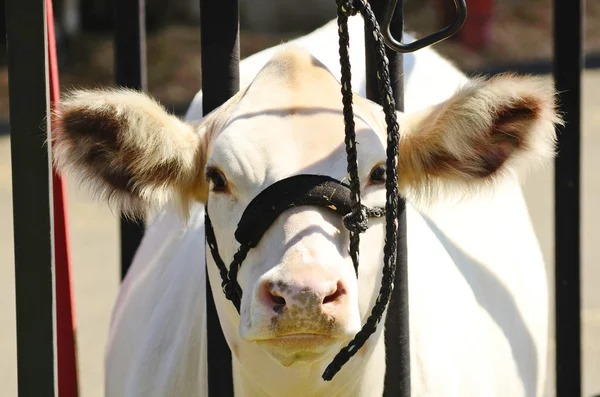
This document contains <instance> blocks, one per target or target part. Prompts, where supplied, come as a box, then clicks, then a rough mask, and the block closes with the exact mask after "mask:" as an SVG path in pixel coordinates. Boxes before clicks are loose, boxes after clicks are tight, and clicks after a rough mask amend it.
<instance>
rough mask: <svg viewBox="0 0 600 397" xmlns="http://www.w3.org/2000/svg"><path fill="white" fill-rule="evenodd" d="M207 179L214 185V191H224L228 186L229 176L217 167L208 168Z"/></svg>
mask: <svg viewBox="0 0 600 397" xmlns="http://www.w3.org/2000/svg"><path fill="white" fill-rule="evenodd" d="M206 180H208V182H209V183H210V184H211V185H212V191H213V192H222V191H225V189H226V188H227V178H225V175H223V173H222V172H221V171H219V170H218V169H216V168H209V169H207V170H206Z"/></svg>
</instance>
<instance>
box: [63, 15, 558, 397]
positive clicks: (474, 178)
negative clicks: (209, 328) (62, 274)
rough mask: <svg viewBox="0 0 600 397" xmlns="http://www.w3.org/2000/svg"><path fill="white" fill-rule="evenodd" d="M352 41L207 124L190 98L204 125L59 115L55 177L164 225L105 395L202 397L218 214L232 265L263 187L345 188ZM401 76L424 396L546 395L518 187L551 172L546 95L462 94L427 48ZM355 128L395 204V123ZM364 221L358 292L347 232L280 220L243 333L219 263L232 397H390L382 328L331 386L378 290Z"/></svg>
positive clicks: (86, 97) (145, 246)
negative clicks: (543, 167)
mask: <svg viewBox="0 0 600 397" xmlns="http://www.w3.org/2000/svg"><path fill="white" fill-rule="evenodd" d="M350 37H351V43H352V44H351V61H352V67H353V79H354V81H353V84H354V87H355V88H356V90H357V92H358V93H359V94H364V89H365V84H364V79H365V71H364V66H363V65H364V42H363V27H362V20H361V19H360V18H359V17H355V18H351V19H350ZM337 42H338V37H337V26H336V23H335V21H332V22H331V23H329V24H327V25H326V26H324V27H323V28H321V29H319V30H317V31H315V32H313V33H312V34H310V35H308V36H305V37H303V38H300V39H298V40H296V41H295V42H294V43H295V45H291V44H286V45H282V46H279V47H277V48H272V49H268V50H266V51H263V52H261V53H259V54H256V55H254V56H252V57H249V58H248V59H246V60H244V61H243V62H242V64H241V81H242V87H243V89H242V91H241V92H240V93H239V94H238V95H236V96H235V97H234V98H232V99H231V100H230V101H228V102H227V103H226V104H225V105H223V106H222V107H221V108H219V109H218V110H216V111H215V112H213V113H211V115H209V116H207V117H206V118H204V119H202V112H201V102H202V96H201V94H199V95H198V97H197V98H196V99H195V100H194V102H193V103H192V105H191V107H190V110H189V112H188V114H187V117H186V118H187V121H193V120H201V119H202V121H201V122H195V123H187V122H182V121H180V120H178V119H176V118H175V117H173V116H170V115H168V114H167V113H166V112H165V111H164V110H163V108H161V107H160V106H159V105H157V104H156V103H155V102H153V101H152V100H151V99H149V98H148V97H147V96H145V95H142V94H138V93H133V92H129V91H110V90H104V91H102V90H96V91H83V92H76V93H73V94H72V95H70V96H69V97H68V98H67V99H66V100H65V101H64V102H63V110H62V112H61V113H60V114H59V115H58V117H57V120H58V122H59V127H58V128H57V130H56V131H55V134H56V135H55V137H54V139H55V141H54V142H55V153H56V159H57V165H58V166H59V168H60V169H61V170H68V171H73V172H75V173H77V174H78V175H80V176H81V177H83V178H85V179H86V180H87V181H88V182H90V183H91V185H92V186H93V187H94V188H95V189H96V191H97V192H99V193H100V194H101V195H102V197H105V198H109V199H112V200H113V201H114V203H115V204H117V205H118V206H120V207H121V208H124V209H126V210H128V211H130V212H133V213H136V212H143V211H144V210H147V209H148V208H160V211H159V212H158V213H157V214H156V216H155V218H154V220H153V223H152V224H151V225H150V226H149V228H148V230H147V233H146V235H145V237H144V240H143V242H142V245H141V247H140V248H139V250H138V252H137V255H136V257H135V260H134V263H133V266H132V268H131V269H130V271H129V274H128V275H127V277H126V279H125V281H124V283H123V286H122V287H121V290H120V293H119V297H118V299H117V302H116V305H115V308H114V312H113V317H112V323H111V327H110V338H109V342H108V346H107V349H106V363H105V365H106V368H105V369H106V395H107V396H109V397H117V396H119V397H123V396H127V397H133V396H136V397H138V396H139V397H142V396H143V397H154V396H156V397H158V396H161V397H163V396H206V395H207V385H206V353H205V352H206V337H205V332H206V331H205V327H206V315H205V300H204V296H205V295H204V294H205V282H206V280H205V268H204V264H205V262H204V260H205V253H206V250H205V244H204V238H205V237H204V204H203V203H206V202H207V200H208V207H209V209H210V214H211V218H212V221H213V225H214V229H215V234H216V238H217V241H218V243H219V250H220V254H221V257H222V258H223V259H224V261H225V262H226V263H229V262H230V260H231V258H232V255H233V254H234V252H235V250H236V247H237V243H236V241H235V239H234V231H235V228H236V225H237V222H238V221H239V219H240V216H241V214H242V212H243V210H244V209H245V207H246V206H247V204H248V203H249V202H250V200H251V199H252V198H253V197H254V196H256V195H257V194H258V193H259V192H260V191H262V190H263V189H264V188H266V187H267V186H269V185H271V184H273V183H274V182H276V181H278V180H281V179H283V178H286V177H288V176H291V175H296V174H300V173H310V174H324V175H329V176H331V177H334V178H336V179H338V180H343V179H344V178H346V177H347V174H346V155H345V150H344V145H343V140H344V135H343V131H344V125H343V119H342V115H341V106H342V104H341V95H340V85H339V82H338V79H339V58H338V47H337V46H338V44H337ZM301 47H304V48H305V49H304V50H303V49H300V48H301ZM307 51H308V52H307ZM310 54H312V56H311V55H310ZM313 57H314V58H313ZM315 58H316V59H315ZM406 64H407V66H406V69H407V74H408V78H407V84H406V110H407V112H406V113H405V114H400V113H399V114H398V118H399V124H400V127H401V132H402V141H401V145H400V156H399V161H400V163H399V165H400V166H399V167H400V171H399V180H400V182H399V188H400V190H401V192H402V193H403V194H404V195H405V196H406V197H407V200H408V206H407V217H408V263H409V286H410V287H409V288H410V326H411V365H412V368H411V371H412V386H413V392H412V394H413V396H432V397H446V396H456V397H465V396H469V397H470V396H478V397H479V396H481V397H493V396H498V397H500V396H501V397H506V396H510V397H517V396H528V397H534V396H540V395H541V393H542V388H543V382H544V377H545V373H546V345H547V332H548V331H547V321H548V302H547V298H548V296H547V280H546V275H545V270H544V263H543V260H542V256H541V252H540V249H539V247H538V242H537V240H536V237H535V235H534V232H533V229H532V226H531V224H530V219H529V216H528V213H527V209H526V206H525V202H524V199H523V196H522V193H521V190H520V187H519V184H518V181H517V180H515V178H511V177H510V176H511V175H517V176H518V175H520V174H521V172H520V171H522V170H524V169H525V168H526V167H527V166H528V165H530V164H532V163H534V162H536V161H537V160H544V159H548V158H551V157H552V154H553V148H554V138H555V133H554V124H555V123H558V122H560V121H559V119H558V117H557V115H556V113H555V110H554V92H553V90H552V88H551V87H550V86H546V85H545V84H543V83H542V82H540V81H539V80H538V79H536V78H532V77H531V78H522V77H515V76H502V77H498V78H494V79H491V80H489V81H483V80H475V81H467V79H466V77H465V76H464V75H462V74H461V73H460V72H459V71H457V70H456V69H455V68H454V67H453V66H452V65H450V64H449V63H448V62H447V61H445V60H444V59H442V58H441V57H439V56H438V55H436V54H435V53H434V52H433V51H432V50H429V49H425V50H421V51H419V52H417V53H416V54H414V55H408V56H407V57H406ZM250 83H252V84H251V85H250ZM459 87H462V88H461V89H460V90H459ZM355 113H356V123H357V140H358V143H359V145H357V147H358V157H359V172H360V178H361V182H362V197H363V202H364V203H366V204H367V205H369V206H382V205H383V202H384V200H385V199H384V193H385V187H384V184H383V181H382V178H381V169H380V167H381V166H382V164H385V122H384V121H383V113H382V111H381V108H380V107H379V106H378V105H376V104H373V103H372V102H370V101H367V100H365V99H363V98H361V97H360V96H358V95H357V96H355ZM465 192H468V194H465ZM181 215H185V216H181ZM369 222H370V225H371V227H370V228H369V230H368V231H367V232H366V233H364V234H363V235H362V237H361V250H360V253H361V255H360V274H359V277H358V280H357V278H356V276H355V274H354V269H353V266H352V263H351V260H350V258H349V255H348V233H347V231H346V229H345V228H344V226H343V224H342V220H341V218H340V217H339V216H337V215H335V214H333V213H332V212H330V211H327V210H325V209H322V208H320V207H311V206H302V207H297V208H295V209H293V210H289V211H287V212H285V213H283V214H282V215H281V216H279V218H278V219H277V220H276V221H275V223H273V225H272V226H271V227H270V228H269V230H268V231H267V232H266V234H265V235H264V236H263V238H262V240H261V241H260V244H259V245H258V246H257V247H256V248H255V249H253V250H251V251H250V253H249V255H248V257H247V259H246V260H245V261H244V263H243V265H242V267H241V270H240V273H239V275H238V281H239V284H240V286H241V288H242V290H243V299H242V303H241V315H239V314H238V313H237V311H236V310H235V308H234V306H233V305H232V304H231V302H230V301H228V300H226V298H225V296H224V294H223V293H222V291H221V289H220V287H219V285H220V282H221V279H220V277H219V273H218V271H217V268H216V265H215V262H214V260H213V259H212V256H211V255H210V254H208V255H206V257H207V258H208V264H207V266H208V270H209V277H210V281H211V284H212V285H213V286H214V287H213V293H214V299H215V302H216V306H217V310H218V312H219V316H220V322H221V326H222V328H223V330H224V333H225V336H226V339H227V342H228V344H229V346H230V348H231V351H232V355H233V374H234V387H235V395H236V396H237V397H250V396H277V397H292V396H340V397H341V396H359V397H372V396H380V395H381V394H382V390H383V379H384V373H385V360H384V353H385V347H384V338H383V337H382V335H383V332H382V330H383V325H380V326H379V328H378V331H377V332H376V333H375V334H374V335H372V336H371V338H370V339H369V341H368V342H367V343H366V345H365V346H364V347H363V348H362V349H361V350H360V351H359V352H358V353H357V354H356V356H354V357H353V358H352V359H351V360H350V361H349V362H348V363H347V364H346V365H345V366H344V367H343V368H342V370H341V371H340V372H339V373H338V374H337V375H336V376H335V377H334V378H333V380H332V381H330V382H325V381H323V380H322V379H321V374H322V372H323V370H324V368H325V367H326V366H327V365H328V364H329V362H330V361H331V359H332V358H333V356H334V355H335V354H336V353H337V352H338V351H339V349H340V348H341V347H342V346H344V345H345V344H346V343H347V342H348V341H349V340H350V339H351V338H352V337H353V336H354V334H355V333H356V332H357V331H358V330H359V329H360V327H361V325H362V324H363V323H364V321H365V320H366V317H367V316H368V315H369V313H370V311H371V308H372V307H373V305H374V300H375V298H376V295H377V291H378V289H379V285H380V281H381V268H382V247H383V239H384V221H383V220H377V221H374V220H370V221H369ZM302 294H304V295H303V296H306V294H308V296H309V297H310V299H308V300H307V302H308V303H307V302H304V303H300V302H299V301H298V299H299V296H300V295H302ZM303 305H304V306H303ZM300 309H302V310H303V312H302V310H300ZM301 312H302V313H304V314H299V313H301ZM382 324H383V323H382ZM391 370H393V369H391Z"/></svg>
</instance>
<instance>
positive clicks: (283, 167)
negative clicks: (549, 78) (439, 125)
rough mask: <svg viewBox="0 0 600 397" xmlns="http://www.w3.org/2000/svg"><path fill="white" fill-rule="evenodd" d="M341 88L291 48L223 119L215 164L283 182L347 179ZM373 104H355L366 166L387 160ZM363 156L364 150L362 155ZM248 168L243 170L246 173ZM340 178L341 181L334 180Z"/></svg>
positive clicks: (269, 65) (311, 60)
mask: <svg viewBox="0 0 600 397" xmlns="http://www.w3.org/2000/svg"><path fill="white" fill-rule="evenodd" d="M342 109H343V106H342V96H341V91H340V83H339V82H338V81H337V80H336V78H335V77H334V76H333V75H332V74H331V73H330V72H329V70H327V69H326V68H325V67H324V66H323V65H322V64H321V63H320V62H319V61H317V60H316V59H315V58H313V57H312V56H311V55H310V53H308V52H306V51H305V50H302V49H299V48H297V47H291V48H288V49H286V50H284V51H282V52H280V53H278V54H277V55H275V56H274V57H273V59H271V61H269V63H267V65H266V66H265V67H264V68H263V69H262V70H261V71H260V72H259V74H258V75H257V77H256V78H255V79H254V81H253V82H252V83H251V85H250V86H249V88H248V89H247V90H246V92H245V93H244V94H243V96H242V98H241V99H240V101H239V102H238V104H237V105H236V106H235V107H233V108H231V111H230V113H229V114H225V115H223V117H224V118H225V120H224V128H223V129H222V130H221V132H220V133H219V134H218V135H219V136H218V137H216V139H215V142H214V145H213V149H214V155H215V156H216V157H217V158H216V159H215V160H216V161H218V162H220V163H223V162H229V163H232V162H233V163H235V162H237V161H242V162H245V163H247V164H248V165H251V166H252V167H253V168H254V172H261V169H264V172H267V171H268V170H271V171H272V170H277V171H279V172H280V174H281V175H278V176H276V177H282V176H285V175H289V174H294V173H299V172H310V173H322V172H325V171H327V172H328V173H329V174H332V176H335V177H341V176H343V173H345V168H346V166H345V161H346V155H345V146H344V118H343V112H342ZM378 111H379V112H380V110H378V109H377V108H376V107H375V106H374V105H373V104H371V103H370V102H368V101H366V100H363V99H362V98H358V97H356V96H355V99H354V113H355V117H354V119H355V123H356V132H357V140H358V141H359V142H360V143H361V147H362V148H364V149H367V148H368V149H369V150H368V151H366V153H362V154H361V157H362V159H363V161H364V162H365V163H366V164H369V163H371V162H376V161H378V160H380V159H379V157H381V156H382V155H384V147H383V144H382V139H381V136H380V135H379V134H378V132H379V133H380V131H376V130H378V129H379V128H380V123H378V121H377V118H376V116H375V114H376V112H378ZM363 152H364V150H363ZM248 165H247V166H246V167H243V165H239V167H241V168H246V169H245V170H243V171H242V170H240V171H242V172H243V173H244V174H247V173H248V171H249V170H248V169H247V168H248ZM336 173H342V175H336Z"/></svg>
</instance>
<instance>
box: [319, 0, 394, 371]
mask: <svg viewBox="0 0 600 397" xmlns="http://www.w3.org/2000/svg"><path fill="white" fill-rule="evenodd" d="M336 3H337V6H338V26H339V36H340V39H339V43H340V64H341V70H342V79H341V82H342V102H343V104H344V122H345V124H346V151H347V153H348V173H349V174H350V175H349V178H350V188H351V190H352V198H353V200H355V201H353V211H352V214H353V218H354V219H353V220H354V221H356V222H358V223H360V222H362V221H363V219H361V218H360V217H357V216H356V215H354V214H358V213H360V210H361V208H360V183H359V181H358V163H357V159H356V143H355V141H354V139H355V131H354V129H355V126H354V114H353V111H352V89H351V85H350V79H351V73H350V59H349V56H348V46H349V41H350V40H349V36H348V17H350V16H352V15H355V14H357V13H359V12H360V13H361V14H362V16H363V18H364V20H365V24H366V26H367V28H368V30H369V31H371V32H373V38H374V40H375V44H376V47H375V49H374V50H375V54H376V61H377V70H378V72H377V82H378V87H379V94H380V97H381V98H382V100H383V102H384V105H383V110H384V112H385V121H386V124H387V149H386V155H387V160H386V203H385V217H386V238H385V245H384V249H383V250H384V257H383V261H384V264H383V270H382V273H383V277H382V281H381V287H380V289H379V295H378V297H377V300H376V303H375V305H374V306H373V309H372V311H371V315H370V316H369V318H368V319H367V321H366V323H365V324H364V325H363V327H362V329H361V330H360V331H359V332H358V333H357V334H356V335H355V336H354V339H353V340H351V341H350V342H349V343H348V345H346V346H345V347H344V348H342V350H341V351H340V352H339V353H338V354H337V355H336V356H335V357H334V359H333V360H332V362H331V363H330V364H329V365H328V366H327V368H326V369H325V372H324V373H323V375H322V376H323V379H324V380H326V381H329V380H331V379H332V378H333V377H334V376H335V375H336V374H337V373H338V371H339V370H340V369H341V368H342V366H343V365H344V364H345V363H346V362H348V360H349V359H350V358H351V357H352V356H353V355H354V354H356V352H357V351H358V350H359V349H360V348H361V347H362V346H363V345H364V344H365V342H366V341H367V340H368V339H369V337H370V336H371V335H372V334H373V333H374V332H375V331H376V329H377V325H378V324H379V322H380V321H381V318H382V316H383V312H384V311H385V308H386V307H387V304H388V302H389V300H390V296H391V293H392V289H393V287H394V276H395V274H396V244H397V239H398V148H399V143H400V133H399V128H398V123H397V120H396V104H395V101H394V95H393V91H392V85H391V82H390V75H389V62H388V59H387V57H386V55H385V46H384V42H383V36H382V35H381V31H380V28H379V24H378V22H377V20H376V18H375V15H374V14H373V11H372V10H371V7H370V6H369V4H368V3H366V2H365V0H337V1H336ZM351 163H352V164H351ZM357 218H358V219H357ZM365 221H366V220H365ZM344 223H345V224H346V227H348V223H351V222H344ZM351 226H352V228H350V233H351V234H350V236H351V241H350V255H351V257H352V261H353V262H354V263H355V267H357V266H358V246H357V244H358V235H359V234H360V232H361V231H360V230H361V229H362V227H361V226H362V225H360V224H359V225H351ZM355 232H356V233H355ZM354 233H355V237H354V240H353V239H352V238H353V236H354Z"/></svg>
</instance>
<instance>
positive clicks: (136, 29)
mask: <svg viewBox="0 0 600 397" xmlns="http://www.w3.org/2000/svg"><path fill="white" fill-rule="evenodd" d="M145 3H146V1H145V0H119V1H115V42H114V52H115V83H116V84H117V85H118V86H121V87H127V88H132V89H135V90H140V91H146V90H147V82H148V77H147V72H146V23H145V22H146V12H145ZM120 232H121V279H123V278H125V275H126V274H127V270H129V267H130V266H131V262H132V261H133V257H134V255H135V252H136V250H137V248H138V247H139V245H140V242H141V241H142V237H144V232H145V226H144V222H143V221H142V220H135V221H134V220H131V219H126V218H125V217H124V216H123V215H121V219H120Z"/></svg>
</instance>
